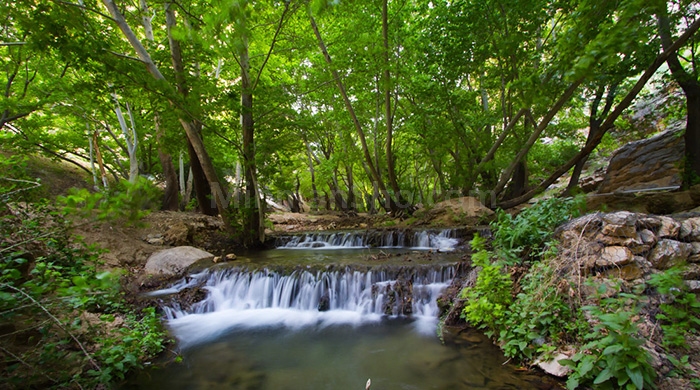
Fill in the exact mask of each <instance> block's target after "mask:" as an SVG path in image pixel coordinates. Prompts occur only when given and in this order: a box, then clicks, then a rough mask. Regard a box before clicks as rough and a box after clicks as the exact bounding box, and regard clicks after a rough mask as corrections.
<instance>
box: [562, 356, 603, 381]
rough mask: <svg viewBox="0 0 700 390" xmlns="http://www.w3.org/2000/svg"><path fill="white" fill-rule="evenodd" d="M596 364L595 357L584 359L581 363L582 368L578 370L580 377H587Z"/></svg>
mask: <svg viewBox="0 0 700 390" xmlns="http://www.w3.org/2000/svg"><path fill="white" fill-rule="evenodd" d="M594 362H595V358H594V357H593V356H587V357H586V358H584V359H583V361H582V362H581V366H580V367H579V369H578V373H579V375H581V376H586V374H588V372H589V371H591V370H592V369H593V363H594ZM560 363H561V362H560Z"/></svg>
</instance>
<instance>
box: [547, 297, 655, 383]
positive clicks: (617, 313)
mask: <svg viewBox="0 0 700 390" xmlns="http://www.w3.org/2000/svg"><path fill="white" fill-rule="evenodd" d="M638 300H639V298H638V297H637V296H635V295H632V294H624V293H622V294H619V296H618V297H615V298H606V299H604V300H602V302H601V305H600V306H595V305H594V306H586V307H584V308H583V310H585V311H588V312H589V313H590V314H591V316H592V317H593V319H594V321H596V322H597V324H596V325H595V326H594V327H593V331H592V333H590V334H588V335H586V336H585V337H584V339H585V340H587V343H586V344H585V345H583V347H581V350H580V352H578V353H577V354H575V355H574V356H573V357H572V358H571V359H565V360H561V361H560V363H561V364H563V365H566V366H569V367H571V368H572V369H573V370H574V371H573V373H572V374H571V375H569V379H568V380H567V382H566V385H567V387H568V388H569V389H576V388H578V387H579V385H582V384H590V385H593V386H595V387H596V388H600V389H613V388H624V389H643V388H644V387H645V386H647V388H652V387H654V379H655V377H656V373H655V371H654V369H653V367H652V366H651V357H650V355H649V353H648V352H647V351H646V350H645V349H644V348H642V345H643V344H644V339H642V338H640V337H638V335H637V322H636V315H637V313H638V311H639V302H638Z"/></svg>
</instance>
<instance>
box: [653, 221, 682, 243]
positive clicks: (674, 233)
mask: <svg viewBox="0 0 700 390" xmlns="http://www.w3.org/2000/svg"><path fill="white" fill-rule="evenodd" d="M658 218H659V220H660V221H661V226H660V227H659V231H658V232H657V233H656V236H657V237H658V238H670V239H676V238H678V233H679V232H680V230H681V224H680V223H678V221H676V220H675V219H673V218H670V217H664V216H660V217H658Z"/></svg>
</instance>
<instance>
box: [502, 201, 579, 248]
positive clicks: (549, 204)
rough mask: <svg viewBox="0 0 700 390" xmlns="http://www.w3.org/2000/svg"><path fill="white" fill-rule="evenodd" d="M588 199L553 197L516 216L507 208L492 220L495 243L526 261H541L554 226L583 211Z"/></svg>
mask: <svg viewBox="0 0 700 390" xmlns="http://www.w3.org/2000/svg"><path fill="white" fill-rule="evenodd" d="M584 205H585V199H584V198H583V197H576V198H564V199H561V198H551V199H546V200H541V201H539V202H537V203H535V204H534V205H533V206H532V207H529V208H527V209H525V210H523V211H522V212H521V213H520V214H518V215H517V216H515V217H513V216H512V215H510V214H508V213H506V212H505V211H503V210H499V211H498V212H497V218H496V220H495V221H494V222H492V223H491V229H492V230H493V232H494V233H493V241H494V243H493V245H494V248H497V249H498V250H501V251H505V252H508V256H510V257H511V259H512V258H513V256H516V257H521V258H522V260H538V259H539V257H540V256H541V254H542V253H541V252H542V250H543V249H544V248H545V243H546V242H547V241H549V239H550V237H551V236H552V234H553V233H554V229H555V228H556V227H557V226H559V225H561V224H562V223H564V222H566V221H568V220H569V219H571V218H574V217H578V216H579V215H580V214H581V212H582V211H583V208H584Z"/></svg>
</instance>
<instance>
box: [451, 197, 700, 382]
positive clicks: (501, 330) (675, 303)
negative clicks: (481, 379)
mask: <svg viewBox="0 0 700 390" xmlns="http://www.w3.org/2000/svg"><path fill="white" fill-rule="evenodd" d="M581 205H582V200H581V199H577V198H573V199H572V198H569V199H565V200H562V199H551V200H547V201H541V202H538V203H537V204H535V205H533V206H532V207H530V208H528V209H526V210H524V211H523V212H521V213H520V214H518V215H517V216H511V215H509V214H506V213H505V212H503V211H499V212H498V218H497V219H496V220H495V221H494V222H492V223H491V229H492V231H493V241H492V242H491V248H492V249H490V250H489V249H488V246H489V245H488V244H489V243H488V242H487V241H486V240H485V239H484V238H482V237H479V236H476V237H475V238H474V239H473V240H472V249H473V250H474V253H473V255H472V261H473V265H474V266H476V267H480V271H479V275H478V277H477V279H476V281H475V283H474V285H473V286H471V287H467V288H465V289H463V290H462V292H461V297H462V298H464V299H466V303H465V306H464V309H463V311H462V318H464V319H465V320H466V321H467V322H469V323H470V324H471V325H473V326H476V327H479V328H480V329H482V330H483V331H484V332H485V333H486V334H487V335H488V336H489V337H492V338H493V339H494V341H496V342H497V343H498V345H500V346H501V348H502V350H503V352H504V354H505V355H506V356H508V357H511V358H516V359H519V360H520V361H523V362H526V363H534V362H536V361H538V360H543V361H546V360H549V359H551V358H553V357H554V355H555V353H558V352H560V351H562V350H571V348H574V349H575V354H574V355H573V356H572V357H571V358H570V359H563V360H559V362H560V364H564V365H565V366H567V367H569V368H570V369H571V372H570V374H569V377H568V381H567V387H568V388H569V389H575V388H579V387H592V388H596V389H597V388H600V389H618V388H624V389H643V388H654V381H655V378H656V373H655V371H654V369H653V367H652V359H651V356H650V354H649V352H648V351H647V350H646V349H645V348H644V347H643V345H644V344H645V343H646V341H647V340H646V339H645V338H643V337H641V336H640V334H639V325H640V323H641V321H642V318H641V317H642V316H641V315H640V312H641V310H642V309H643V308H645V305H649V304H650V302H651V301H650V300H649V299H644V300H642V299H640V298H639V295H636V294H628V293H624V292H617V293H613V294H610V293H608V292H606V289H607V288H609V287H610V286H606V284H605V283H602V284H595V283H592V282H591V283H588V286H589V287H590V288H591V289H592V290H593V291H596V294H597V295H595V296H594V297H592V298H590V299H589V300H587V301H586V305H585V306H584V303H583V302H581V298H580V296H576V294H572V291H573V290H572V288H571V286H570V285H569V282H568V281H567V280H566V279H565V278H562V275H564V273H565V272H569V271H567V269H566V267H568V265H567V264H566V262H558V261H557V262H555V261H550V260H552V259H554V258H556V246H557V243H556V242H554V241H552V235H553V232H554V230H555V228H556V227H557V226H559V225H561V224H562V223H564V222H565V221H567V220H569V219H570V218H573V217H576V216H578V215H579V214H580V212H581V211H582V207H581ZM557 267H560V268H557ZM682 274H683V268H682V267H674V268H672V269H670V270H666V271H663V272H659V273H657V274H655V275H654V276H652V277H651V279H650V280H649V281H648V284H647V285H644V284H642V285H640V286H639V288H641V290H644V289H647V290H648V291H651V292H652V293H654V292H655V293H656V296H658V299H659V300H660V302H657V304H658V310H655V311H654V313H656V314H655V318H653V320H655V321H656V322H657V323H658V324H659V325H660V328H661V330H662V336H661V337H662V339H663V346H664V347H665V348H666V349H667V352H668V354H666V355H665V356H667V358H668V359H669V360H670V361H671V362H672V363H673V364H674V365H675V366H676V370H674V372H672V373H671V374H672V375H673V374H677V375H685V374H688V372H689V370H690V369H691V368H690V365H689V364H688V356H680V357H676V356H678V353H677V352H678V351H682V350H683V349H684V348H686V346H687V340H688V336H690V335H696V334H697V333H698V332H699V331H700V303H699V302H698V299H697V297H696V295H695V294H693V293H691V292H689V291H688V287H687V286H686V285H685V284H684V283H683V279H682ZM616 291H617V290H616ZM637 292H639V293H640V294H641V291H637ZM671 352H673V353H671ZM684 373H685V374H684ZM686 376H688V377H693V376H695V375H694V374H693V375H686ZM693 383H694V385H695V386H696V388H700V380H697V379H696V380H695V382H693Z"/></svg>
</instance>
